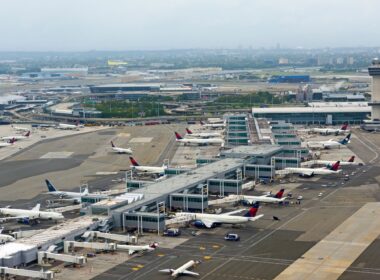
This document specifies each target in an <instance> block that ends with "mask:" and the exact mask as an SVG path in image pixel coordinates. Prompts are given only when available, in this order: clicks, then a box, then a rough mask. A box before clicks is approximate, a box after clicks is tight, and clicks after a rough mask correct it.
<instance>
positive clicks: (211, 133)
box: [186, 128, 222, 138]
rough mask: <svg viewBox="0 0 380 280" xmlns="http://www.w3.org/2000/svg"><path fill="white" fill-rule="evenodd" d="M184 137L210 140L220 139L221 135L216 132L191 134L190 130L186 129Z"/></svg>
mask: <svg viewBox="0 0 380 280" xmlns="http://www.w3.org/2000/svg"><path fill="white" fill-rule="evenodd" d="M186 132H187V133H186V136H191V137H199V138H211V137H219V138H220V137H222V134H221V133H218V132H196V133H193V132H192V131H191V130H190V129H188V128H186Z"/></svg>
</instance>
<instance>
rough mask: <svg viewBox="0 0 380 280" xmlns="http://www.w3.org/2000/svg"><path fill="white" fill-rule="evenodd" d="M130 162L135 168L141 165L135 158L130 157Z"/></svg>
mask: <svg viewBox="0 0 380 280" xmlns="http://www.w3.org/2000/svg"><path fill="white" fill-rule="evenodd" d="M129 160H130V161H131V163H132V165H133V166H139V165H140V164H138V162H137V161H136V160H135V159H134V158H133V157H129Z"/></svg>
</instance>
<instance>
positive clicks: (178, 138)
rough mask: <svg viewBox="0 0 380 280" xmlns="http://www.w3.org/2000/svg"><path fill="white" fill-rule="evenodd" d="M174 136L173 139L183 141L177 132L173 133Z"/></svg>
mask: <svg viewBox="0 0 380 280" xmlns="http://www.w3.org/2000/svg"><path fill="white" fill-rule="evenodd" d="M174 134H175V138H176V139H177V140H182V139H183V138H182V136H181V134H179V133H178V132H176V131H175V132H174Z"/></svg>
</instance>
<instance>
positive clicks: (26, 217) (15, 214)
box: [0, 204, 64, 223]
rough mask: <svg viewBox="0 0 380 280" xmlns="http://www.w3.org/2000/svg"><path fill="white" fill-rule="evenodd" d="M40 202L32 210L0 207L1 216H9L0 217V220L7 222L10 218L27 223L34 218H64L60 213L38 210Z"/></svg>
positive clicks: (54, 219)
mask: <svg viewBox="0 0 380 280" xmlns="http://www.w3.org/2000/svg"><path fill="white" fill-rule="evenodd" d="M40 206H41V205H40V204H37V205H36V206H34V207H33V208H32V210H26V209H12V208H0V214H1V215H3V216H10V217H6V218H0V222H7V221H12V220H21V221H24V222H27V223H29V222H30V221H36V220H53V221H57V220H62V219H64V217H63V215H62V214H61V213H57V212H47V211H40Z"/></svg>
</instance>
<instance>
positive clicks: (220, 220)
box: [175, 202, 264, 228]
mask: <svg viewBox="0 0 380 280" xmlns="http://www.w3.org/2000/svg"><path fill="white" fill-rule="evenodd" d="M258 209H259V203H258V202H256V203H255V204H254V205H252V207H251V208H250V209H249V211H248V212H247V213H246V214H245V215H244V216H232V215H233V214H236V213H239V212H242V211H244V209H239V210H236V211H232V212H228V213H224V214H203V213H190V212H178V213H175V216H176V217H177V216H178V217H188V218H189V219H190V220H194V221H195V222H194V225H195V226H196V227H203V226H204V227H206V228H212V227H215V226H216V225H218V224H242V223H246V222H253V221H256V220H258V219H260V218H262V217H263V216H264V215H263V214H261V215H258V216H256V213H257V211H258Z"/></svg>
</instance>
